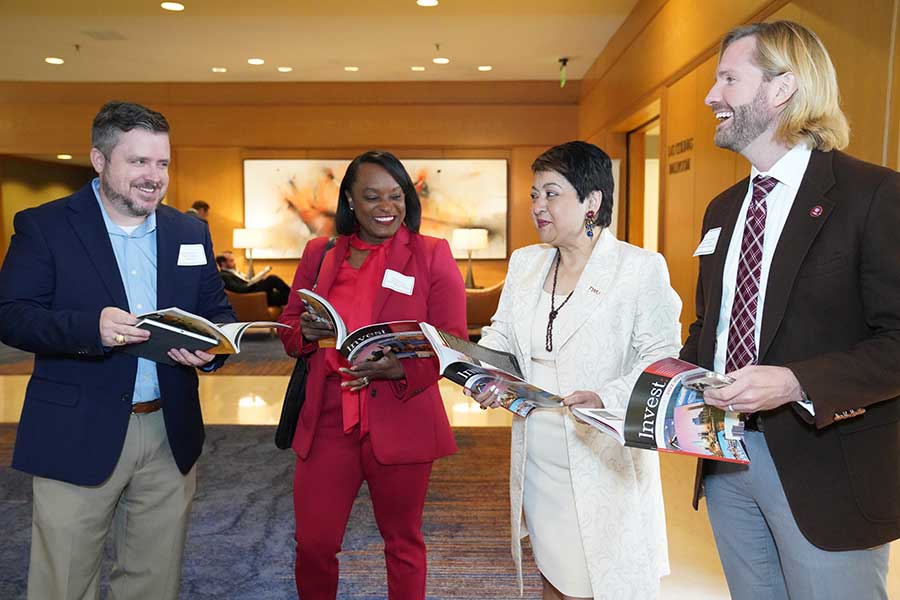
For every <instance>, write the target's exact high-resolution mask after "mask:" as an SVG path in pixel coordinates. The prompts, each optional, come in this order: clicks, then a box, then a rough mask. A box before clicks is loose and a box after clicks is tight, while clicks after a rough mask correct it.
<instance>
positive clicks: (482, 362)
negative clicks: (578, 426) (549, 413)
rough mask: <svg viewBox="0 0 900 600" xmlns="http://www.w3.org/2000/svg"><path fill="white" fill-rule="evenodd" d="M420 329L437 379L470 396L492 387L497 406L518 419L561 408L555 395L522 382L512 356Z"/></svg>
mask: <svg viewBox="0 0 900 600" xmlns="http://www.w3.org/2000/svg"><path fill="white" fill-rule="evenodd" d="M420 326H421V328H422V331H423V332H424V334H425V337H426V338H428V341H429V342H430V343H431V347H432V348H433V349H434V353H435V354H436V355H437V358H438V362H439V363H440V369H441V375H443V376H444V377H446V378H447V379H449V380H450V381H452V382H454V383H456V384H459V385H461V386H463V387H464V388H466V389H468V390H469V391H471V392H472V393H473V394H477V393H479V392H480V391H481V390H483V389H484V388H485V387H487V386H489V385H493V386H495V387H497V388H498V389H499V390H500V404H501V405H502V406H503V407H504V408H505V409H507V410H509V411H511V412H514V413H515V414H517V415H520V416H522V417H527V416H528V413H530V412H531V411H532V410H534V409H535V408H541V407H543V408H559V407H560V406H561V405H562V398H560V397H559V396H557V395H556V394H551V393H550V392H546V391H544V390H542V389H541V388H539V387H537V386H534V385H531V384H530V383H528V382H527V381H525V380H523V379H522V371H521V369H520V368H519V364H518V362H517V361H516V357H515V356H513V355H512V354H509V353H508V352H500V351H498V350H491V349H490V348H485V347H484V346H479V345H478V344H473V343H472V342H470V341H469V340H464V339H462V338H459V337H456V336H455V335H452V334H449V333H447V332H446V331H441V330H440V329H437V328H436V327H434V326H433V325H429V324H428V323H421V324H420Z"/></svg>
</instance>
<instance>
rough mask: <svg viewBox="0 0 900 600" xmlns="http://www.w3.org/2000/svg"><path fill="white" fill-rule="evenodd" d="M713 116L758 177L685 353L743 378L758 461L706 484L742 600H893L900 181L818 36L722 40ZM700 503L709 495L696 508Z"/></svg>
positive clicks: (710, 224)
mask: <svg viewBox="0 0 900 600" xmlns="http://www.w3.org/2000/svg"><path fill="white" fill-rule="evenodd" d="M706 104H707V105H708V106H709V107H710V108H711V109H712V112H713V114H714V115H715V117H716V118H717V119H718V120H719V125H718V127H717V129H716V134H715V142H716V145H718V146H720V147H722V148H727V149H729V150H732V151H734V152H738V153H740V154H741V155H742V156H744V157H745V158H746V159H747V160H749V161H750V163H751V165H752V168H751V173H750V177H749V178H747V179H744V180H743V181H741V182H740V183H738V184H737V185H735V186H734V187H732V188H731V189H728V190H726V191H725V192H723V193H722V194H720V195H719V196H718V197H716V198H715V199H714V200H713V201H712V202H711V203H710V205H709V207H708V208H707V210H706V215H705V216H704V218H703V241H702V242H701V244H700V247H698V249H697V255H699V256H700V276H699V279H698V283H697V320H696V321H694V323H693V324H692V325H691V327H690V335H689V336H688V339H687V341H686V342H685V345H684V349H683V351H682V353H681V357H682V358H683V359H685V360H688V361H691V362H695V363H697V364H699V365H702V366H704V367H707V368H715V369H716V370H718V371H721V372H728V373H729V374H730V375H731V376H732V377H733V378H734V379H735V382H734V383H733V384H731V385H728V386H725V387H722V388H719V389H716V390H709V391H707V393H706V394H705V400H706V402H707V403H708V404H711V405H713V406H717V407H719V408H722V409H725V410H728V411H732V412H739V413H744V414H745V415H748V419H747V422H746V429H747V431H746V432H745V436H744V443H745V445H746V447H747V453H748V454H749V456H750V460H751V462H750V465H749V466H736V465H733V464H727V463H720V462H716V463H714V464H713V462H712V461H703V462H704V463H705V466H704V468H702V469H701V471H700V473H699V477H698V482H702V483H703V484H704V486H705V488H706V497H707V507H708V509H709V519H710V523H711V524H712V529H713V534H714V535H715V538H716V545H717V546H718V550H719V556H720V558H721V560H722V565H723V567H724V570H725V576H726V578H727V579H728V587H729V589H730V590H731V596H732V598H735V599H736V600H744V599H746V600H751V599H752V600H765V599H771V600H776V599H777V600H782V599H788V598H792V599H806V598H835V599H837V598H841V599H844V598H848V599H849V598H866V599H867V600H875V599H883V600H887V597H888V596H887V589H886V575H887V568H888V554H889V545H888V544H889V542H890V541H891V540H895V539H897V538H898V537H900V175H898V173H896V172H895V171H892V170H890V169H886V168H883V167H880V166H877V165H873V164H869V163H865V162H863V161H860V160H857V159H855V158H853V157H851V156H848V155H847V154H844V153H843V152H841V151H840V149H841V148H843V147H844V146H846V145H847V142H848V136H849V128H848V126H847V120H846V119H845V117H844V114H843V113H842V112H841V109H840V105H839V93H838V86H837V78H836V75H835V70H834V66H833V65H832V63H831V59H830V58H829V56H828V52H827V51H826V49H825V46H824V45H823V44H822V42H821V40H820V39H819V38H818V37H817V36H816V34H815V33H813V32H812V31H810V30H809V29H807V28H805V27H803V26H802V25H800V24H798V23H793V22H789V21H777V22H772V23H757V24H753V25H748V26H745V27H739V28H737V29H735V30H732V31H731V32H729V33H728V34H727V35H726V36H725V39H724V40H723V42H722V46H721V51H720V54H719V64H718V67H717V71H716V81H715V83H714V85H713V86H712V89H711V90H710V92H709V94H708V95H707V97H706ZM695 502H696V497H695Z"/></svg>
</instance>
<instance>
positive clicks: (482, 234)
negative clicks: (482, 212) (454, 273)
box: [451, 228, 488, 289]
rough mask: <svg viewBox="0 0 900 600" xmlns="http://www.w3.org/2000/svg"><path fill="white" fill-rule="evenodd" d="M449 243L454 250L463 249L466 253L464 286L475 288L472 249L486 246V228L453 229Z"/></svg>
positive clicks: (481, 248) (480, 248)
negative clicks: (467, 259)
mask: <svg viewBox="0 0 900 600" xmlns="http://www.w3.org/2000/svg"><path fill="white" fill-rule="evenodd" d="M451 244H452V245H453V248H454V249H455V250H465V251H466V252H467V253H468V255H469V266H468V268H467V269H466V287H467V288H468V289H475V277H474V276H473V275H472V251H473V250H483V249H485V248H487V246H488V230H487V229H478V228H464V229H454V230H453V239H452V241H451Z"/></svg>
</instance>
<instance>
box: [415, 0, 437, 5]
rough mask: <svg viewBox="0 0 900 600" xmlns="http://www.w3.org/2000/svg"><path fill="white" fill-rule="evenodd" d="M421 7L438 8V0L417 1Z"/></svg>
mask: <svg viewBox="0 0 900 600" xmlns="http://www.w3.org/2000/svg"><path fill="white" fill-rule="evenodd" d="M416 4H418V5H419V6H437V5H438V0H416Z"/></svg>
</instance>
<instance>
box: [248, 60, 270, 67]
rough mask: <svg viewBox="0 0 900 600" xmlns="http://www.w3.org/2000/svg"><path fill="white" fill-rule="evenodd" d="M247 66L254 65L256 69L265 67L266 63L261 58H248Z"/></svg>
mask: <svg viewBox="0 0 900 600" xmlns="http://www.w3.org/2000/svg"><path fill="white" fill-rule="evenodd" d="M247 64H248V65H253V66H254V67H258V66H259V65H264V64H266V61H264V60H263V59H261V58H248V59H247Z"/></svg>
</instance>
